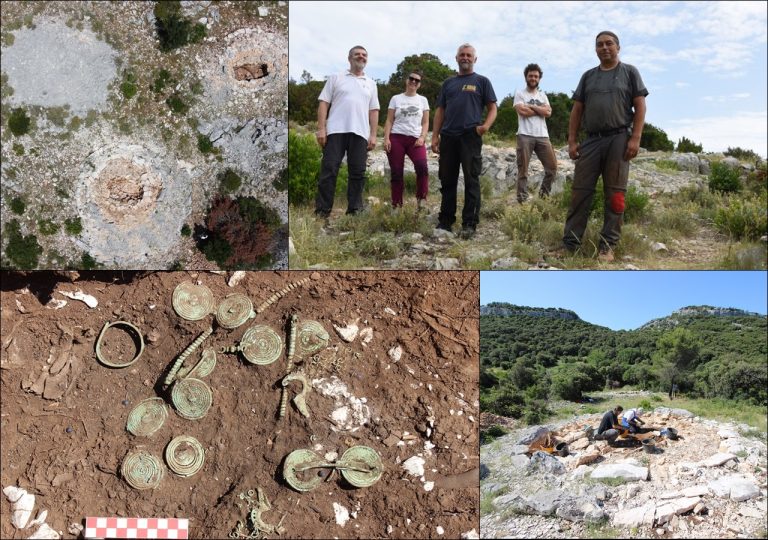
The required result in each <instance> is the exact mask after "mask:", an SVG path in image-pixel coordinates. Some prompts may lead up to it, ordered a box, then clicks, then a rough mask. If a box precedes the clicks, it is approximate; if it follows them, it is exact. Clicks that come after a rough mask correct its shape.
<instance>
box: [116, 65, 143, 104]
mask: <svg viewBox="0 0 768 540" xmlns="http://www.w3.org/2000/svg"><path fill="white" fill-rule="evenodd" d="M138 91H139V87H138V85H137V84H136V75H135V74H134V73H133V72H131V71H126V72H124V73H123V82H122V83H121V84H120V93H121V94H123V97H124V98H125V99H131V98H132V97H133V96H135V95H136V92H138Z"/></svg>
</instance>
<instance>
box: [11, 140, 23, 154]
mask: <svg viewBox="0 0 768 540" xmlns="http://www.w3.org/2000/svg"><path fill="white" fill-rule="evenodd" d="M13 153H14V154H16V155H17V156H23V155H24V145H23V144H19V143H13Z"/></svg>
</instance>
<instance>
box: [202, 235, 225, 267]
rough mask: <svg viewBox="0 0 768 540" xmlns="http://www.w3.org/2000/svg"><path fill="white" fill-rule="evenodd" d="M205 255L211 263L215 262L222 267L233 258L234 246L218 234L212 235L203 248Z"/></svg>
mask: <svg viewBox="0 0 768 540" xmlns="http://www.w3.org/2000/svg"><path fill="white" fill-rule="evenodd" d="M202 251H203V255H205V258H206V259H208V260H209V261H214V262H215V263H216V264H218V265H219V266H220V267H223V266H225V265H226V263H227V259H229V258H230V257H231V256H232V246H231V245H230V244H229V242H227V241H226V240H224V239H223V238H220V237H219V236H218V235H216V234H212V235H211V237H210V238H209V239H208V241H207V242H206V243H205V245H204V246H203V248H202Z"/></svg>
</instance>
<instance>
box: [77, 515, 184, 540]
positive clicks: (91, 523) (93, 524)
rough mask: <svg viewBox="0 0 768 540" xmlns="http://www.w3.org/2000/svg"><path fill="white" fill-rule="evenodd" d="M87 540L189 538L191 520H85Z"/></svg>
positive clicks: (116, 518)
mask: <svg viewBox="0 0 768 540" xmlns="http://www.w3.org/2000/svg"><path fill="white" fill-rule="evenodd" d="M84 537H85V538H189V520H188V519H179V518H125V517H87V518H85V534H84Z"/></svg>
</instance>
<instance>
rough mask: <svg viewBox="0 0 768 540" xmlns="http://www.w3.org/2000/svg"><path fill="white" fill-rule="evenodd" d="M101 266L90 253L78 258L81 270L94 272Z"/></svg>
mask: <svg viewBox="0 0 768 540" xmlns="http://www.w3.org/2000/svg"><path fill="white" fill-rule="evenodd" d="M100 266H101V265H100V264H99V263H98V262H96V259H94V258H93V257H92V256H91V254H90V253H83V254H82V256H81V257H80V268H81V269H83V270H95V269H97V268H99V267H100Z"/></svg>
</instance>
